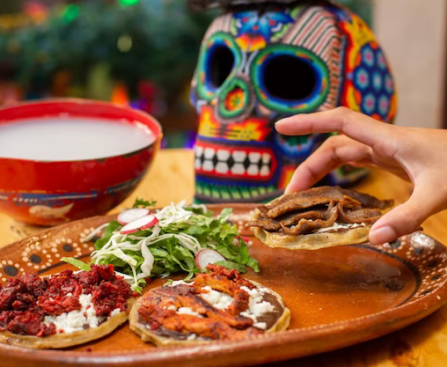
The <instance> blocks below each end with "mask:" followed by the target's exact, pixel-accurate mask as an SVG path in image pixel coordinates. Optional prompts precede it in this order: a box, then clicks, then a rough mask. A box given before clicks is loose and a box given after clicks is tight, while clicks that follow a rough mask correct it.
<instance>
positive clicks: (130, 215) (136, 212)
mask: <svg viewBox="0 0 447 367" xmlns="http://www.w3.org/2000/svg"><path fill="white" fill-rule="evenodd" d="M148 214H149V210H148V209H144V208H135V209H129V210H125V211H123V212H122V213H120V214H119V215H118V218H117V221H118V223H119V224H122V225H123V226H125V225H126V224H129V223H130V222H133V221H134V220H137V219H140V218H143V217H144V216H146V215H148Z"/></svg>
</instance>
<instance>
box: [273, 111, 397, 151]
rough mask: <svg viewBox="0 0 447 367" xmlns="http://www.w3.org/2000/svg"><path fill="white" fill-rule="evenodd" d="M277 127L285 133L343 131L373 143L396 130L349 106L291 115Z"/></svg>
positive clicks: (364, 141) (355, 137) (364, 142)
mask: <svg viewBox="0 0 447 367" xmlns="http://www.w3.org/2000/svg"><path fill="white" fill-rule="evenodd" d="M275 128H276V130H277V131H278V132H279V133H280V134H284V135H307V134H315V133H330V132H335V131H337V132H341V133H343V134H345V135H347V136H349V137H350V138H351V139H354V140H356V141H358V142H361V143H363V144H366V145H368V146H373V145H374V144H376V143H378V142H380V141H382V142H383V138H384V137H385V136H386V137H389V136H390V134H392V133H394V131H395V129H396V126H393V125H389V124H386V123H383V122H380V121H378V120H375V119H373V118H372V117H369V116H366V115H363V114H361V113H358V112H354V111H351V110H350V109H348V108H346V107H339V108H335V109H333V110H329V111H324V112H317V113H312V114H301V115H295V116H292V117H288V118H285V119H282V120H280V121H278V122H277V123H276V124H275Z"/></svg>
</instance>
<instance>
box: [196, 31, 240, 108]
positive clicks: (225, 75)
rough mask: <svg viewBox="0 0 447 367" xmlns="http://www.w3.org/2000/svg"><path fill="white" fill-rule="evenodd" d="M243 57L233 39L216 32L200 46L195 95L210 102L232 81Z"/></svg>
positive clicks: (225, 34)
mask: <svg viewBox="0 0 447 367" xmlns="http://www.w3.org/2000/svg"><path fill="white" fill-rule="evenodd" d="M243 59H244V56H243V54H242V51H241V49H240V47H239V46H238V45H237V43H236V40H235V39H234V37H233V36H232V35H230V34H228V33H224V32H217V33H214V34H213V35H212V36H211V37H210V38H208V39H207V40H206V41H205V43H204V45H203V46H202V49H201V52H200V55H199V62H198V64H197V73H196V81H197V94H198V97H199V98H200V99H203V100H205V101H211V100H212V99H213V98H215V97H216V95H217V94H218V93H219V91H220V90H221V88H223V87H224V86H225V85H226V84H227V83H229V81H230V80H231V79H232V75H233V74H235V73H236V70H238V69H239V67H240V66H241V65H242V64H243Z"/></svg>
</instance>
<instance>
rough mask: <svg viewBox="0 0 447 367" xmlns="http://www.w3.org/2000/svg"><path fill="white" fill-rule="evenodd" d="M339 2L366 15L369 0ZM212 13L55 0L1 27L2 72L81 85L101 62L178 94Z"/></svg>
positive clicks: (144, 3)
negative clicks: (30, 19) (25, 20)
mask: <svg viewBox="0 0 447 367" xmlns="http://www.w3.org/2000/svg"><path fill="white" fill-rule="evenodd" d="M338 2H339V3H341V4H343V5H345V6H348V7H350V8H351V9H352V10H353V11H354V12H356V13H358V14H359V15H360V16H362V17H363V18H364V19H365V20H366V21H367V22H368V23H371V4H370V0H338ZM61 9H63V10H61ZM215 15H216V12H215V11H211V12H204V13H198V12H193V11H191V10H189V9H188V8H187V6H186V1H179V0H171V1H167V0H140V2H139V3H138V4H136V5H133V6H119V5H118V3H117V2H116V1H109V2H104V1H103V0H88V1H85V2H80V3H78V4H76V5H74V4H72V5H69V6H68V7H64V8H56V9H55V10H54V12H53V13H52V14H51V16H50V18H49V20H48V21H47V22H45V23H43V24H41V25H38V26H30V27H26V28H23V29H20V30H16V31H13V32H2V33H0V78H1V79H5V78H9V79H12V80H14V81H16V82H17V83H18V84H20V85H21V86H22V87H23V88H24V89H37V90H39V89H45V88H47V89H49V88H50V86H51V83H52V76H53V75H54V73H55V72H57V71H58V70H68V71H70V73H71V74H72V75H73V78H72V80H75V81H76V83H77V84H79V85H82V84H84V83H86V78H87V77H88V71H89V70H91V69H92V68H94V67H95V66H97V65H106V67H107V72H108V73H110V75H111V78H113V79H114V80H120V81H123V82H125V83H126V84H127V86H128V87H129V88H130V91H131V93H132V94H136V90H137V85H138V82H139V81H141V80H151V81H152V82H155V83H156V84H157V85H159V86H162V87H163V91H164V92H165V93H166V95H174V94H178V93H181V92H182V91H181V90H180V89H181V88H184V86H185V85H186V83H188V81H189V79H190V78H191V75H192V73H193V70H194V67H195V64H196V61H197V54H198V50H199V46H200V42H201V39H202V37H203V34H204V33H205V31H206V28H207V27H208V25H209V23H210V22H211V20H212V18H213V17H214V16H215ZM122 36H126V37H130V38H131V39H132V48H131V49H130V50H129V52H121V51H120V50H119V49H118V47H117V41H118V39H119V38H120V37H122Z"/></svg>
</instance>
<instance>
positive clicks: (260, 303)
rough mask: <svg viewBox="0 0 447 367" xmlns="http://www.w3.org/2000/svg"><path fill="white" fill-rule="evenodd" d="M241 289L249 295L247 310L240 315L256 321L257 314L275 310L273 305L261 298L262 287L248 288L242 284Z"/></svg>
mask: <svg viewBox="0 0 447 367" xmlns="http://www.w3.org/2000/svg"><path fill="white" fill-rule="evenodd" d="M241 289H243V290H244V291H246V292H247V293H248V294H249V295H250V298H249V300H248V310H247V311H244V312H241V315H242V316H245V317H248V318H250V319H252V320H253V321H254V322H255V323H256V321H257V319H258V317H259V316H261V315H263V314H265V313H268V312H272V311H274V310H275V307H274V306H273V305H272V304H271V303H269V302H267V301H264V300H263V298H264V297H263V294H264V289H261V288H259V287H258V288H254V289H249V288H247V287H244V286H243V287H241ZM254 326H255V325H254ZM255 327H256V326H255Z"/></svg>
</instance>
